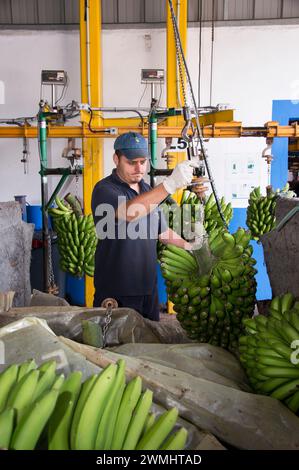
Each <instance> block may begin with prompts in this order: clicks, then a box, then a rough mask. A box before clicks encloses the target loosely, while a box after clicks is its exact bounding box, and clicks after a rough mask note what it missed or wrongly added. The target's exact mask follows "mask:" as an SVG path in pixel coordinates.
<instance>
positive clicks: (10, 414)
mask: <svg viewBox="0 0 299 470" xmlns="http://www.w3.org/2000/svg"><path fill="white" fill-rule="evenodd" d="M14 418H15V410H14V409H13V408H6V410H4V411H2V413H0V449H8V448H9V444H10V440H11V436H12V432H13V427H14Z"/></svg>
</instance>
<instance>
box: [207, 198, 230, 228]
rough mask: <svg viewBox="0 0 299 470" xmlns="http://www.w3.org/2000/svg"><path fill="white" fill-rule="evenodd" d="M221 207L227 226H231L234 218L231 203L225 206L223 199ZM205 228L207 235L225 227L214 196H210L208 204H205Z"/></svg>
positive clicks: (222, 199)
mask: <svg viewBox="0 0 299 470" xmlns="http://www.w3.org/2000/svg"><path fill="white" fill-rule="evenodd" d="M219 203H220V206H221V211H222V213H223V216H224V219H225V222H226V225H229V223H230V221H231V219H232V217H233V208H232V205H231V203H230V202H229V203H228V204H225V199H224V197H222V198H221V200H220V201H219ZM204 227H205V230H206V232H207V233H210V232H212V231H213V230H215V229H216V228H221V227H223V221H222V219H221V216H220V214H219V211H218V207H217V204H216V199H215V196H214V194H213V193H212V194H210V196H209V197H208V199H207V201H206V203H205V223H204Z"/></svg>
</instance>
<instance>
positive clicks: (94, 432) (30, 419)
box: [0, 359, 187, 450]
mask: <svg viewBox="0 0 299 470" xmlns="http://www.w3.org/2000/svg"><path fill="white" fill-rule="evenodd" d="M54 365H55V366H56V364H55V363H54V362H53V361H49V362H47V363H45V364H42V365H41V366H40V367H39V368H37V367H36V364H35V367H34V368H32V369H30V367H32V366H33V361H27V362H26V363H24V364H22V365H20V366H18V365H16V364H14V365H12V366H10V367H8V368H7V369H5V370H4V371H3V372H2V373H1V374H0V405H1V408H0V409H1V411H0V448H5V449H15V450H33V449H35V448H36V447H37V446H38V445H40V444H39V442H41V441H40V438H41V435H42V433H43V432H44V430H45V429H46V433H45V434H43V435H45V436H46V437H47V447H48V450H69V449H91V450H93V449H96V450H99V449H102V450H110V449H115V450H122V449H124V450H134V449H149V450H157V449H165V450H181V449H184V447H185V445H186V440H187V431H186V429H184V428H180V429H179V430H177V431H176V432H175V433H172V431H173V429H174V427H175V426H176V421H177V418H178V411H177V409H176V408H172V409H171V410H168V411H166V412H165V413H164V414H162V415H161V416H160V417H159V418H158V419H155V415H154V414H153V413H151V411H150V410H151V406H152V400H153V392H152V391H150V390H144V392H142V381H141V378H140V377H138V376H137V377H135V378H133V379H132V380H131V381H130V382H129V383H128V384H127V385H126V382H125V379H126V377H125V362H124V360H122V359H121V360H119V361H118V362H117V363H116V364H110V365H108V366H107V367H106V368H105V369H103V371H102V372H101V373H100V374H96V375H93V376H91V377H89V378H88V379H87V380H86V381H85V382H84V383H83V384H81V380H82V373H81V372H79V371H75V372H72V373H71V374H70V375H69V376H68V377H67V378H66V379H65V380H64V377H63V376H59V377H57V376H56V375H55V368H54ZM29 369H30V370H29ZM21 370H22V371H26V372H25V373H24V374H23V376H22V377H21V378H20V380H19V381H18V373H19V372H20V371H21Z"/></svg>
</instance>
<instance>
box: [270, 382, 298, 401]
mask: <svg viewBox="0 0 299 470" xmlns="http://www.w3.org/2000/svg"><path fill="white" fill-rule="evenodd" d="M298 388H299V379H296V380H291V381H290V382H288V383H287V384H283V385H281V386H280V387H278V388H277V389H276V390H274V392H272V393H271V397H272V398H277V400H285V399H286V398H288V397H289V396H290V395H293V394H294V393H295V392H297V391H298Z"/></svg>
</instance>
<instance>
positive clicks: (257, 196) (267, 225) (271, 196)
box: [246, 187, 277, 240]
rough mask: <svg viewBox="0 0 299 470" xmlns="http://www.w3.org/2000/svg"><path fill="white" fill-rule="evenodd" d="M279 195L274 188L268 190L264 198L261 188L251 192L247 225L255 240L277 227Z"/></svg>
mask: <svg viewBox="0 0 299 470" xmlns="http://www.w3.org/2000/svg"><path fill="white" fill-rule="evenodd" d="M276 200H277V193H275V192H273V191H272V188H271V187H269V188H268V189H267V195H266V196H262V194H261V188H260V187H257V188H254V190H253V191H251V193H250V196H249V205H248V208H247V219H246V224H247V226H248V228H249V229H250V231H251V236H252V238H253V240H259V239H260V236H261V235H263V234H264V233H268V232H270V231H271V230H272V229H273V228H274V227H275V222H276V219H275V208H276Z"/></svg>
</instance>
